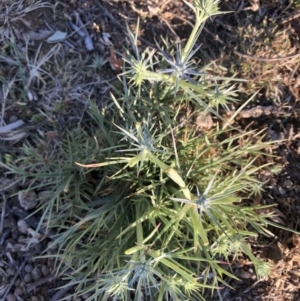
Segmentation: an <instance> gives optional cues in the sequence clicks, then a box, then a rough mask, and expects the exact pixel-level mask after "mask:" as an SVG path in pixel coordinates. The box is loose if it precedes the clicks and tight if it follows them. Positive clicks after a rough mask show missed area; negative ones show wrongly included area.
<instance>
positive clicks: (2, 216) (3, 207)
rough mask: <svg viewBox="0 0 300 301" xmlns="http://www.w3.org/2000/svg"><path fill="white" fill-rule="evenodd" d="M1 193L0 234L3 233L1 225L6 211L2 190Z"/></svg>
mask: <svg viewBox="0 0 300 301" xmlns="http://www.w3.org/2000/svg"><path fill="white" fill-rule="evenodd" d="M1 193H2V198H3V203H2V212H1V221H0V235H2V234H3V225H4V217H5V211H6V202H7V200H6V197H5V193H4V191H2V192H1Z"/></svg>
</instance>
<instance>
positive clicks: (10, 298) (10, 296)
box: [6, 294, 17, 301]
mask: <svg viewBox="0 0 300 301" xmlns="http://www.w3.org/2000/svg"><path fill="white" fill-rule="evenodd" d="M6 300H7V301H16V300H17V298H16V296H15V295H14V294H8V295H7V297H6Z"/></svg>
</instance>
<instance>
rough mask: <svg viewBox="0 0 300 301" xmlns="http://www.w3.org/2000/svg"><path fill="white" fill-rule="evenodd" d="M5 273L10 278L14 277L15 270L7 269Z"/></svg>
mask: <svg viewBox="0 0 300 301" xmlns="http://www.w3.org/2000/svg"><path fill="white" fill-rule="evenodd" d="M6 273H7V274H8V275H10V276H14V275H15V274H16V270H15V269H14V268H12V267H9V268H8V269H7V270H6Z"/></svg>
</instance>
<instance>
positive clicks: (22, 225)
mask: <svg viewBox="0 0 300 301" xmlns="http://www.w3.org/2000/svg"><path fill="white" fill-rule="evenodd" d="M28 229H29V226H28V225H27V223H26V222H25V221H24V220H23V219H20V220H18V230H19V231H20V232H21V233H23V234H27V232H28Z"/></svg>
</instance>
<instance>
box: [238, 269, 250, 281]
mask: <svg viewBox="0 0 300 301" xmlns="http://www.w3.org/2000/svg"><path fill="white" fill-rule="evenodd" d="M239 277H240V278H243V279H249V278H251V274H250V273H248V272H247V271H245V270H243V269H241V270H240V271H239Z"/></svg>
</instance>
